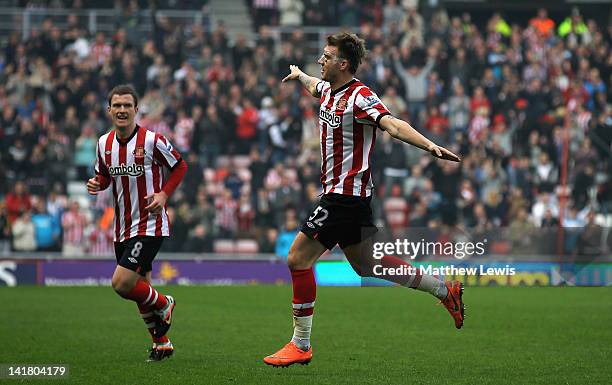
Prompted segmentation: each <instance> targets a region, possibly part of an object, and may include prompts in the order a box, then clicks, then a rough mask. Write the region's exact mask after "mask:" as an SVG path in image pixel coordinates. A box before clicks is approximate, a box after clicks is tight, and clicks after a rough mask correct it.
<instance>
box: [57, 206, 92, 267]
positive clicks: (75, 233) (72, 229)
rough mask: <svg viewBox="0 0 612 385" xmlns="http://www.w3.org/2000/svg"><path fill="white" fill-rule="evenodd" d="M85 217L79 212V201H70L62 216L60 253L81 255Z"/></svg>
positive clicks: (85, 224) (83, 246)
mask: <svg viewBox="0 0 612 385" xmlns="http://www.w3.org/2000/svg"><path fill="white" fill-rule="evenodd" d="M87 224H88V223H87V217H86V216H85V214H83V213H82V212H81V209H80V206H79V202H77V201H72V202H70V208H69V210H68V211H66V212H65V213H64V216H63V217H62V229H63V235H64V242H63V244H62V246H63V247H62V253H63V255H65V256H71V257H77V256H82V255H83V254H84V252H85V246H86V242H85V228H86V227H87Z"/></svg>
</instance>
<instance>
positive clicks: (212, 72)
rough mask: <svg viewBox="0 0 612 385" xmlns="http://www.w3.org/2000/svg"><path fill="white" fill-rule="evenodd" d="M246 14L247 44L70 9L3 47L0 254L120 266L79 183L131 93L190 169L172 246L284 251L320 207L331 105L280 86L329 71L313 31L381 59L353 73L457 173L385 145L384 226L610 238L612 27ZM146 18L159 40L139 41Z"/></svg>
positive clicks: (568, 247)
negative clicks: (105, 20) (111, 115)
mask: <svg viewBox="0 0 612 385" xmlns="http://www.w3.org/2000/svg"><path fill="white" fill-rule="evenodd" d="M93 3H95V2H92V5H89V4H88V6H96V5H97V6H98V7H105V6H108V3H109V2H105V3H103V2H100V4H93ZM246 4H247V6H248V10H249V17H250V18H251V19H252V25H253V28H254V33H253V34H249V35H248V36H247V35H243V34H239V33H238V34H232V31H231V30H229V29H228V27H227V26H226V25H225V24H224V23H223V22H218V21H217V22H211V21H210V19H208V18H204V19H203V21H202V22H201V23H199V24H189V25H181V24H178V23H174V22H172V20H171V19H169V18H167V17H165V16H163V15H160V14H156V12H155V9H156V7H159V8H164V7H182V8H185V7H193V8H194V9H195V8H197V9H200V8H201V2H195V1H193V2H190V1H184V0H183V1H180V0H175V1H161V2H150V4H149V3H148V2H147V4H139V2H137V1H131V2H123V1H117V2H115V4H114V7H115V11H116V13H117V17H116V20H117V21H116V22H117V28H116V31H115V32H114V33H112V34H108V33H103V32H97V33H91V31H89V30H88V29H87V28H86V27H85V25H84V24H83V22H82V19H80V18H78V17H77V16H76V14H74V15H71V16H69V17H68V18H67V19H66V20H65V22H62V23H61V25H60V23H58V22H57V21H56V20H54V17H52V16H49V17H41V18H40V20H39V22H38V24H37V25H36V27H33V28H32V29H31V30H30V31H28V33H27V36H24V34H23V33H22V31H19V32H14V33H12V34H10V36H8V37H7V38H6V39H5V40H4V41H3V44H2V47H1V51H0V110H1V112H0V252H2V250H5V251H6V250H9V248H11V249H13V250H18V251H30V250H46V251H63V252H64V253H65V254H66V255H81V254H82V253H91V254H93V255H106V254H111V253H112V208H110V207H112V204H111V199H112V197H111V196H109V194H108V193H106V194H102V195H101V196H99V197H98V198H97V199H93V198H88V197H86V196H85V195H84V185H85V181H86V180H87V178H89V177H90V176H91V175H92V172H93V171H92V168H93V164H94V161H95V147H96V141H97V138H98V137H99V136H100V135H102V134H103V133H105V132H106V131H107V130H108V129H109V127H110V125H109V120H108V118H107V116H106V106H107V100H106V94H107V92H108V91H109V90H110V89H111V88H112V87H113V86H114V85H116V84H120V83H130V84H133V85H134V86H135V87H136V89H137V90H138V92H139V94H140V96H141V99H140V101H139V114H138V117H137V121H138V122H139V123H140V125H142V126H144V127H147V128H148V129H150V130H153V131H156V132H159V133H161V134H163V135H165V136H166V137H168V138H169V139H170V140H171V141H172V143H173V144H174V146H175V147H176V148H177V149H178V150H179V151H180V152H181V154H182V155H183V157H184V158H185V159H186V161H187V163H188V165H189V170H188V172H187V175H186V177H185V179H184V182H183V184H182V186H181V187H180V189H179V190H177V192H176V193H175V195H174V196H173V197H172V199H171V200H170V203H169V208H168V211H169V214H170V218H171V223H172V236H171V237H170V238H169V239H168V240H167V241H166V242H165V244H164V250H166V251H176V252H209V251H213V250H214V251H217V252H228V253H233V252H272V253H277V254H283V253H286V250H287V248H288V245H289V244H290V243H291V241H292V239H293V237H294V235H295V234H296V231H297V229H298V228H299V226H300V225H301V222H302V221H303V220H304V219H305V218H306V217H307V216H308V215H309V213H310V211H311V210H312V208H313V204H314V203H315V202H317V199H318V195H319V193H320V182H319V167H320V149H319V134H318V128H317V119H318V112H317V109H318V100H317V99H314V98H312V97H310V96H309V95H306V93H305V92H304V91H303V90H302V88H301V87H300V85H299V83H298V82H290V83H282V84H281V83H280V79H282V78H283V77H284V76H285V75H286V74H287V73H288V66H289V64H297V65H299V66H300V67H301V68H302V69H305V70H306V71H307V72H309V73H310V74H312V75H315V76H316V75H317V74H318V68H317V66H316V59H317V57H318V55H317V51H314V52H312V50H309V49H307V47H309V46H311V45H312V44H311V43H312V39H313V36H312V34H309V33H307V32H305V30H306V27H307V26H344V27H347V28H350V29H352V30H354V31H355V32H358V33H359V35H360V36H361V37H362V38H364V39H365V40H366V43H367V48H368V50H369V55H368V57H367V59H366V61H365V62H364V63H363V64H362V66H361V67H360V69H359V71H358V73H357V75H356V77H358V78H359V79H360V80H361V81H363V82H364V83H365V84H367V85H369V86H370V87H371V88H372V89H373V90H374V91H375V92H376V93H377V94H378V95H379V96H380V97H381V98H382V100H383V102H384V103H385V104H386V106H387V107H388V108H389V110H390V111H391V112H392V113H393V114H394V115H396V116H398V117H401V118H403V119H405V120H407V121H409V122H411V124H412V125H413V126H414V127H415V128H417V129H418V130H420V131H421V132H422V133H423V134H425V135H426V136H428V137H429V138H431V139H432V140H434V141H435V142H436V143H438V144H440V145H446V146H449V148H451V149H452V150H453V151H455V152H456V153H458V154H460V155H461V157H462V159H463V162H462V163H460V164H453V163H450V162H443V161H438V160H434V159H432V158H431V157H430V156H428V155H427V154H426V153H423V152H422V151H420V150H418V149H416V148H414V147H410V146H407V145H404V144H402V143H400V142H398V141H394V140H392V139H391V138H390V137H389V135H387V134H383V133H382V132H380V131H379V136H378V137H377V143H376V148H375V152H374V154H373V164H374V169H373V180H374V183H375V186H376V191H375V194H376V197H377V198H376V199H374V200H373V207H374V214H375V217H376V220H377V223H378V224H379V225H381V226H386V227H387V228H390V229H401V228H405V227H410V228H418V227H428V228H440V227H459V228H472V229H473V228H477V229H485V230H495V229H498V228H502V227H504V228H507V229H509V230H510V233H509V234H510V236H509V238H507V240H508V241H509V242H513V241H516V242H519V243H520V242H522V239H523V236H522V235H521V234H524V232H525V231H528V232H529V231H535V230H534V229H536V228H541V227H551V228H553V227H554V228H556V227H558V226H559V225H560V222H562V225H563V226H565V227H571V228H577V229H580V231H578V232H576V233H575V236H569V237H566V242H565V243H566V244H565V252H567V253H572V252H575V250H576V249H577V248H580V247H583V248H585V247H586V248H588V247H589V243H588V238H589V237H591V236H594V235H593V234H594V233H598V232H601V226H600V225H599V224H598V223H601V219H602V218H603V217H605V216H607V215H608V214H609V213H610V211H611V209H612V186H611V183H610V175H611V173H610V170H611V166H612V163H611V161H610V160H611V153H610V148H611V147H610V145H611V142H612V105H611V104H610V103H611V100H612V97H611V92H612V91H611V89H610V88H611V87H610V85H611V84H612V82H611V79H612V78H611V75H612V74H611V68H612V51H611V49H610V47H611V43H612V27H611V25H610V23H608V24H607V25H606V24H601V23H598V22H596V21H595V20H591V19H586V18H584V17H583V16H582V15H581V13H580V10H579V9H577V8H574V9H569V8H568V9H567V14H565V15H564V16H563V17H560V18H554V19H553V18H552V17H550V16H549V15H548V14H547V11H546V10H545V9H540V10H539V11H537V13H534V14H533V15H531V16H530V18H519V19H505V18H504V16H503V15H501V14H499V13H492V12H491V13H489V14H488V15H487V17H486V18H479V20H472V17H471V16H470V14H469V13H460V12H449V11H448V10H447V9H444V8H443V7H437V8H427V9H423V10H422V9H421V8H419V7H418V4H417V2H413V1H395V0H386V1H360V0H344V1H337V2H325V1H319V0H303V1H302V0H291V1H289V0H287V1H285V0H278V1H274V0H269V1H262V0H252V1H248V2H247V3H246ZM19 5H21V6H24V7H25V6H27V7H62V6H63V7H73V9H79V8H81V9H82V8H83V7H84V6H83V2H81V1H79V0H75V1H61V0H57V1H50V2H49V1H29V2H23V4H21V3H20V4H19ZM151 6H152V7H151ZM145 7H148V8H149V9H150V10H152V12H150V13H149V14H148V15H150V16H147V17H150V22H151V23H152V26H153V27H152V30H151V31H150V32H149V33H143V32H142V31H140V30H139V29H138V28H137V27H138V23H140V22H142V19H143V17H144V16H142V13H141V11H142V10H143V9H144V8H145ZM204 9H206V6H205V7H204ZM281 35H282V39H281V38H279V36H281ZM314 37H315V39H319V36H318V35H316V34H315V35H314ZM315 43H316V45H317V46H318V49H321V48H322V46H323V43H324V40H320V39H319V40H316V41H315ZM567 239H570V241H567ZM585 245H586V246H585ZM527 246H529V245H527ZM585 252H588V251H585ZM591 252H597V250H595V251H591Z"/></svg>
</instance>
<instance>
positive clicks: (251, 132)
mask: <svg viewBox="0 0 612 385" xmlns="http://www.w3.org/2000/svg"><path fill="white" fill-rule="evenodd" d="M258 122H259V119H258V112H257V109H256V108H255V105H254V104H253V101H252V100H250V99H248V98H245V99H244V101H243V104H242V108H241V111H240V113H239V115H238V126H237V127H236V137H237V139H238V146H237V152H238V153H239V154H248V153H249V151H250V149H251V144H252V143H253V142H254V141H255V137H256V136H257V123H258Z"/></svg>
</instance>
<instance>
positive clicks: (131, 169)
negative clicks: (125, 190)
mask: <svg viewBox="0 0 612 385" xmlns="http://www.w3.org/2000/svg"><path fill="white" fill-rule="evenodd" d="M144 171H145V169H144V166H143V165H142V164H129V165H125V164H120V165H119V166H111V167H109V168H108V172H109V173H110V174H111V176H141V175H144Z"/></svg>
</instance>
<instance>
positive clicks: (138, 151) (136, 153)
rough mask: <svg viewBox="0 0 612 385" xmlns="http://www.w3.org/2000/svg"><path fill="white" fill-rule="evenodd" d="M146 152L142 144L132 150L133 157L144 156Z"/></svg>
mask: <svg viewBox="0 0 612 385" xmlns="http://www.w3.org/2000/svg"><path fill="white" fill-rule="evenodd" d="M146 153H147V152H146V151H145V149H144V146H138V147H136V148H135V149H134V151H133V152H132V154H134V157H135V158H144V156H145V154H146Z"/></svg>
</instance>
